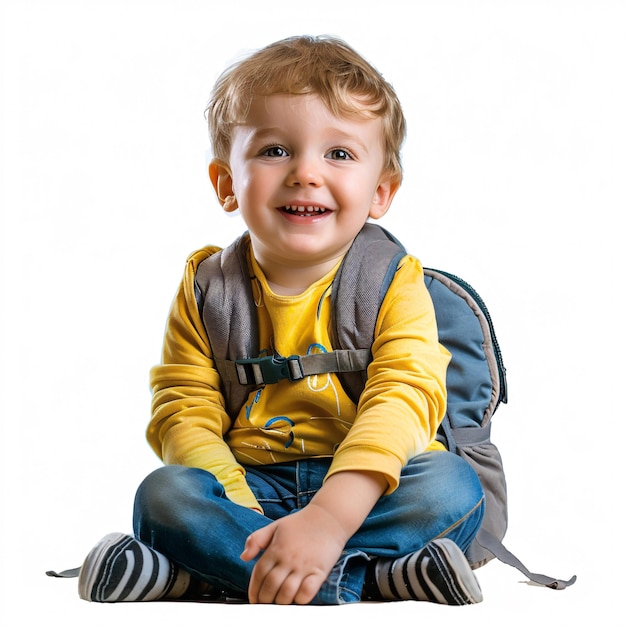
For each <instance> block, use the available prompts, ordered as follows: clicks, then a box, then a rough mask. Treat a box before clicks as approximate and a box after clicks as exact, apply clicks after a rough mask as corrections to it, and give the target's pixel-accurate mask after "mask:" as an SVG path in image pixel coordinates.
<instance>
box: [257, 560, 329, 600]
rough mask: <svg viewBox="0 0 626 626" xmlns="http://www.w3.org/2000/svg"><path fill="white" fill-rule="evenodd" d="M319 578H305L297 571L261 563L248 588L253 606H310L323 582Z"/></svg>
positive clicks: (311, 576) (309, 576) (313, 576)
mask: <svg viewBox="0 0 626 626" xmlns="http://www.w3.org/2000/svg"><path fill="white" fill-rule="evenodd" d="M318 578H319V577H318V576H315V575H307V576H305V577H304V578H303V577H302V573H301V572H298V571H297V570H290V569H287V568H285V567H281V566H280V565H276V564H269V563H267V562H266V563H263V562H261V561H259V563H257V565H256V566H255V568H254V571H253V573H252V577H251V579H250V586H249V588H248V600H249V601H250V603H251V604H309V603H310V602H311V601H312V600H313V598H314V597H315V594H316V593H317V591H318V589H319V587H320V586H321V584H322V582H323V580H321V579H320V580H318Z"/></svg>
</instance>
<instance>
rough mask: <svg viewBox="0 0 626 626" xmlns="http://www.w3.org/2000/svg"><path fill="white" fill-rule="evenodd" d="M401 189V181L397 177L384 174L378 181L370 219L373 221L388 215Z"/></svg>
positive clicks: (387, 173)
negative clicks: (394, 198)
mask: <svg viewBox="0 0 626 626" xmlns="http://www.w3.org/2000/svg"><path fill="white" fill-rule="evenodd" d="M399 188H400V180H399V179H398V177H397V176H394V175H393V174H391V173H389V172H386V173H383V175H382V176H381V178H380V180H379V181H378V186H377V187H376V191H375V192H374V197H373V198H372V204H371V206H370V217H371V218H372V219H375V220H377V219H380V218H381V217H382V216H383V215H385V213H387V211H388V210H389V207H390V206H391V202H392V200H393V197H394V196H395V195H396V191H398V189H399Z"/></svg>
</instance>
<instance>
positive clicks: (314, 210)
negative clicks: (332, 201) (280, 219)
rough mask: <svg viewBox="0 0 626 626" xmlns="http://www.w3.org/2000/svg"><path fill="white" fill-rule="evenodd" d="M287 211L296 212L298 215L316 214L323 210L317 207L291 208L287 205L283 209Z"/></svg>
mask: <svg viewBox="0 0 626 626" xmlns="http://www.w3.org/2000/svg"><path fill="white" fill-rule="evenodd" d="M285 208H286V209H287V210H288V211H297V212H298V213H318V212H319V211H323V210H324V209H323V208H322V207H319V206H293V205H287V206H286V207H285Z"/></svg>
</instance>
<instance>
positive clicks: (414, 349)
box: [329, 256, 450, 493]
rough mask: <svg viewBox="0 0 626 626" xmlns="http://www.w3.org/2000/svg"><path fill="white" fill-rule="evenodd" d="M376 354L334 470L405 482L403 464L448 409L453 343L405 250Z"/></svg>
mask: <svg viewBox="0 0 626 626" xmlns="http://www.w3.org/2000/svg"><path fill="white" fill-rule="evenodd" d="M372 356H373V360H372V363H371V364H370V366H369V368H368V380H367V383H366V386H365V389H364V391H363V393H362V394H361V398H360V401H359V404H358V407H357V416H356V418H355V420H354V424H353V426H352V428H351V429H350V431H349V432H348V434H347V435H346V437H345V439H344V440H343V442H342V443H341V444H340V446H339V447H338V449H337V451H336V453H335V456H334V458H333V463H332V466H331V468H330V471H329V475H333V474H334V473H335V472H341V471H346V470H351V469H357V470H363V469H365V470H366V469H369V468H376V470H377V471H379V472H381V473H382V474H384V475H385V476H386V478H387V481H388V489H387V493H390V492H391V491H393V490H394V489H395V488H396V486H397V484H398V477H399V475H400V470H401V469H402V467H403V466H404V465H406V463H407V462H408V461H409V459H411V458H412V457H414V456H415V455H417V454H419V453H421V452H424V451H425V450H427V449H443V447H442V446H441V444H439V443H438V442H437V441H435V435H436V433H437V429H438V427H439V425H440V423H441V420H442V419H443V416H444V415H445V410H446V370H447V366H448V362H449V360H450V354H449V353H448V351H447V350H446V349H445V348H444V347H443V346H442V345H441V344H439V339H438V334H437V324H436V319H435V311H434V307H433V304H432V300H431V298H430V294H429V293H428V290H427V289H426V286H425V284H424V276H423V270H422V267H421V265H420V263H419V261H418V260H417V259H415V258H414V257H411V256H407V257H405V259H404V260H403V262H402V264H401V267H400V268H399V269H398V271H397V272H396V275H395V277H394V279H393V281H392V284H391V287H390V289H389V291H388V294H387V297H386V298H385V300H384V302H383V304H382V306H381V309H380V314H379V316H378V320H377V326H376V334H375V339H374V344H373V346H372Z"/></svg>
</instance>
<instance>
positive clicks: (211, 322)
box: [195, 223, 576, 589]
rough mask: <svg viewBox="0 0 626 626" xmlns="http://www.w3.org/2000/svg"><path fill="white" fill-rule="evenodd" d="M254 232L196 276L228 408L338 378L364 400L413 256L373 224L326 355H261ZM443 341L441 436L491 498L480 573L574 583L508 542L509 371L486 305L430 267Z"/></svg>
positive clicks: (479, 543)
mask: <svg viewBox="0 0 626 626" xmlns="http://www.w3.org/2000/svg"><path fill="white" fill-rule="evenodd" d="M247 240H248V235H247V233H245V234H244V235H242V236H241V237H240V238H239V239H237V240H236V241H235V242H234V243H233V244H231V245H230V246H228V247H227V248H224V249H223V250H221V251H219V252H216V253H215V254H213V255H211V256H209V257H208V258H206V259H204V260H203V261H202V262H201V263H200V264H199V266H198V268H197V272H196V277H195V295H196V301H197V304H198V310H199V312H200V315H201V317H202V320H203V324H204V327H205V330H206V332H207V336H208V338H209V342H210V345H211V350H212V353H213V357H214V360H215V365H216V368H217V370H218V372H219V374H220V377H221V379H222V383H223V392H224V397H225V401H226V408H227V411H228V413H229V414H230V415H236V414H237V413H238V412H239V410H240V409H241V407H242V406H243V404H244V403H245V401H246V399H247V398H248V396H249V394H250V392H251V391H253V390H255V389H258V388H259V387H260V386H263V385H267V384H273V383H276V382H278V381H280V380H284V379H288V380H291V381H296V380H300V379H302V378H305V377H306V376H309V375H313V374H323V373H329V372H334V373H336V374H337V376H338V378H339V380H340V382H341V384H342V386H343V388H344V390H345V391H346V393H347V394H348V396H349V397H350V398H351V399H352V400H353V401H354V402H357V400H358V398H359V396H360V394H361V391H362V390H363V387H364V385H365V382H366V380H367V366H368V364H369V362H370V361H371V358H372V355H371V345H372V343H373V340H374V329H375V325H376V319H377V316H378V310H379V308H380V305H381V303H382V301H383V299H384V297H385V294H386V292H387V289H388V288H389V285H390V284H391V281H392V279H393V277H394V275H395V272H396V269H397V267H398V263H399V262H400V260H401V259H402V258H403V257H404V256H405V255H406V254H407V252H406V250H405V248H404V247H403V246H402V244H400V243H399V242H398V240H397V239H395V237H393V235H391V234H390V233H389V232H387V231H386V230H385V229H383V228H381V227H380V226H377V225H374V224H369V223H368V224H366V225H365V226H364V227H363V229H362V230H361V232H360V233H359V234H358V235H357V237H356V238H355V240H354V242H353V244H352V246H351V247H350V249H349V250H348V252H347V253H346V255H345V257H344V259H343V261H342V263H341V265H340V267H339V269H338V271H337V275H336V277H335V279H334V282H333V287H332V293H331V310H332V313H331V315H332V325H331V343H332V346H333V350H332V351H330V352H327V353H323V354H312V355H291V356H288V357H283V356H279V355H269V356H263V357H259V356H258V355H259V354H260V346H259V338H258V328H257V318H256V310H255V308H256V307H255V304H254V298H253V294H252V285H251V281H250V276H249V270H248V263H247V259H246V249H247ZM424 280H425V284H426V287H427V289H428V291H429V293H430V296H431V298H432V301H433V304H434V308H435V316H436V319H437V325H438V331H439V340H440V342H441V343H442V344H443V345H444V346H445V347H446V348H447V349H448V351H449V352H450V353H451V355H452V358H451V361H450V364H449V366H448V371H447V379H446V386H447V393H448V404H447V411H446V415H445V417H444V419H443V422H442V424H441V426H440V428H439V431H438V433H437V438H438V439H439V440H440V441H441V442H442V443H443V444H444V445H445V447H446V448H447V449H448V450H449V451H450V452H454V453H456V454H458V455H460V456H461V457H463V458H464V459H466V460H467V461H468V462H469V463H470V465H471V466H472V467H473V468H474V470H475V471H476V473H477V474H478V477H479V479H480V481H481V484H482V486H483V490H484V493H485V516H484V519H483V522H482V525H481V528H480V530H479V531H478V533H477V535H476V538H475V539H474V541H473V542H472V544H471V545H470V547H469V549H468V550H467V552H466V556H467V558H468V561H469V562H470V565H471V566H472V567H473V568H478V567H480V566H482V565H485V564H486V563H487V562H489V561H490V560H491V559H493V558H494V557H496V558H498V559H499V560H501V561H503V562H505V563H507V564H508V565H511V566H513V567H516V568H517V569H518V570H520V571H521V572H522V573H523V574H524V575H525V576H527V577H528V579H529V580H530V581H532V582H534V583H537V584H540V585H544V586H547V587H551V588H553V589H564V588H565V587H567V586H569V585H571V584H573V583H574V582H575V580H576V577H575V576H574V577H572V578H571V579H570V580H568V581H564V580H558V579H555V578H552V577H548V576H544V575H542V574H535V573H532V572H530V571H529V570H528V569H527V568H526V567H525V566H524V565H523V564H522V563H521V562H520V561H519V559H517V558H516V557H515V556H514V555H513V554H511V553H510V552H509V551H508V550H507V549H506V548H505V547H504V546H503V545H502V539H503V538H504V535H505V532H506V528H507V521H508V519H507V490H506V480H505V474H504V468H503V464H502V459H501V457H500V453H499V451H498V449H497V447H496V446H495V445H494V444H493V443H492V442H491V438H490V432H491V418H492V416H493V414H494V413H495V411H496V409H497V408H498V406H499V405H500V404H501V403H506V402H507V399H508V398H507V383H506V369H505V367H504V364H503V361H502V354H501V352H500V347H499V344H498V341H497V339H496V335H495V332H494V328H493V323H492V320H491V317H490V315H489V312H488V310H487V307H486V306H485V304H484V302H483V301H482V299H481V298H480V296H479V295H478V294H477V293H476V291H475V290H474V289H473V288H472V287H471V286H470V285H469V284H468V283H466V282H465V281H463V280H462V279H460V278H458V277H457V276H455V275H453V274H450V273H447V272H443V271H439V270H434V269H429V268H425V269H424Z"/></svg>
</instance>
